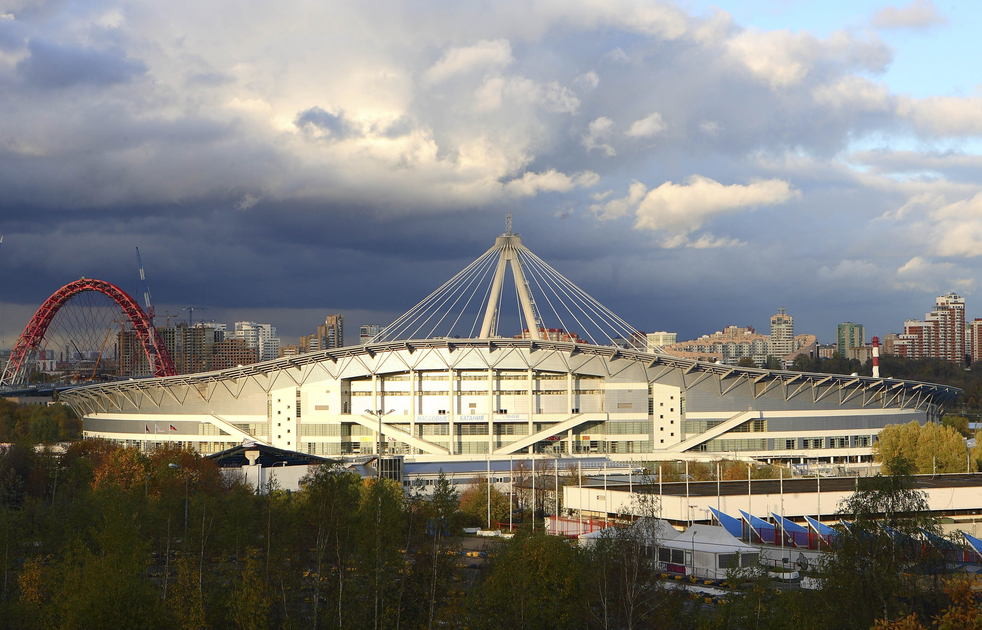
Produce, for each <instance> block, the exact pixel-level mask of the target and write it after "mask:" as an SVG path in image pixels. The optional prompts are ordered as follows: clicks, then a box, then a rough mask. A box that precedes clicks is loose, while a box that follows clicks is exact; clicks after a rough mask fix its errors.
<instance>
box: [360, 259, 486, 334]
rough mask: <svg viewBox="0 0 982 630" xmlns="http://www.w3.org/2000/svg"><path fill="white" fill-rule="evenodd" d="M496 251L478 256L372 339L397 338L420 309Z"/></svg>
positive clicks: (410, 323) (426, 306)
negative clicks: (397, 333) (398, 333)
mask: <svg viewBox="0 0 982 630" xmlns="http://www.w3.org/2000/svg"><path fill="white" fill-rule="evenodd" d="M495 251H497V247H492V248H491V249H489V250H488V251H486V252H484V253H483V254H481V255H480V256H478V257H477V258H476V259H475V260H474V261H473V262H472V263H471V264H469V265H467V266H466V267H464V268H463V269H462V270H461V271H459V272H458V273H457V274H456V275H454V276H453V277H452V278H450V279H449V280H447V281H446V282H444V283H443V284H442V285H440V286H439V287H437V288H436V289H435V290H434V291H433V292H432V293H430V294H429V295H427V296H426V297H425V298H423V299H422V300H421V301H419V302H418V303H417V304H416V305H415V306H413V307H412V308H411V309H409V310H408V311H406V312H405V313H403V314H402V315H400V316H399V317H398V318H397V319H396V320H395V321H394V322H392V323H391V324H389V325H388V326H386V327H385V328H384V329H383V330H382V333H381V334H380V335H378V337H376V338H375V339H373V340H372V341H373V342H375V341H378V342H381V341H386V340H387V341H393V340H394V339H396V338H397V337H398V336H397V335H394V333H396V332H398V331H399V330H401V329H407V328H408V327H409V326H411V325H412V322H413V321H415V318H416V317H418V316H419V315H418V313H419V311H421V310H422V309H425V308H429V304H430V302H431V301H432V300H434V299H437V298H438V296H439V295H441V294H442V293H443V291H445V290H446V289H447V288H448V287H451V286H453V285H454V284H455V283H456V282H457V281H458V278H460V276H462V275H464V274H466V273H468V271H470V269H471V268H472V267H474V266H475V265H478V264H479V263H480V262H481V261H482V260H484V259H485V258H487V257H488V256H489V255H491V254H492V253H493V252H495ZM407 322H408V323H407Z"/></svg>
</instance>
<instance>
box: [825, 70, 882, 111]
mask: <svg viewBox="0 0 982 630" xmlns="http://www.w3.org/2000/svg"><path fill="white" fill-rule="evenodd" d="M812 96H813V98H814V99H815V102H816V103H818V104H820V105H825V106H828V107H834V108H837V109H844V108H854V109H860V110H864V111H866V112H889V111H890V109H891V107H893V106H894V105H893V101H894V99H893V98H892V97H891V96H890V91H889V89H888V88H887V86H886V85H885V84H882V83H874V82H873V81H870V80H869V79H866V78H864V77H857V76H846V77H841V78H840V79H839V80H837V81H836V82H835V83H831V84H823V85H819V86H817V87H816V88H815V89H814V90H812Z"/></svg>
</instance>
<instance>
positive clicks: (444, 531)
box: [426, 470, 460, 628]
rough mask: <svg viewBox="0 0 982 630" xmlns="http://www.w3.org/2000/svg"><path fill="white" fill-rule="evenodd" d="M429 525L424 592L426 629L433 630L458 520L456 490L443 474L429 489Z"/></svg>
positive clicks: (454, 544) (449, 569) (444, 594)
mask: <svg viewBox="0 0 982 630" xmlns="http://www.w3.org/2000/svg"><path fill="white" fill-rule="evenodd" d="M426 512H427V516H428V517H429V520H430V522H431V523H432V524H433V525H432V531H433V538H432V541H433V542H432V545H431V553H429V554H427V555H426V558H427V559H428V560H429V563H430V576H429V578H430V579H429V586H428V589H427V600H428V604H429V605H428V606H427V622H426V627H427V628H433V624H434V622H435V621H436V604H437V600H438V599H439V598H441V597H445V596H446V594H447V590H448V586H449V583H448V577H449V576H450V575H451V572H452V571H453V561H452V560H451V559H450V558H451V557H452V556H450V555H449V554H448V553H447V552H448V551H451V552H453V551H456V547H457V531H458V529H459V527H458V522H459V520H460V509H459V499H458V497H457V490H456V488H454V487H453V484H451V483H450V481H449V480H448V479H447V476H446V474H444V472H443V470H440V475H439V476H438V477H437V480H436V486H435V487H434V488H433V498H432V500H431V501H430V503H429V509H428V510H427V511H426Z"/></svg>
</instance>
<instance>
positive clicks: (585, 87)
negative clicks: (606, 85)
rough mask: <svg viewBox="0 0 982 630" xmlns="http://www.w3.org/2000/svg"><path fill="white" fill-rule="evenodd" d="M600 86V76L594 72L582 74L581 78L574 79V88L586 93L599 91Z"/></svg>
mask: <svg viewBox="0 0 982 630" xmlns="http://www.w3.org/2000/svg"><path fill="white" fill-rule="evenodd" d="M598 85H600V75H598V74H597V73H596V72H594V71H593V70H591V71H589V72H586V73H584V74H581V75H580V76H578V77H576V78H575V79H573V87H575V88H578V89H580V90H582V91H584V92H590V91H592V90H595V89H597V86H598Z"/></svg>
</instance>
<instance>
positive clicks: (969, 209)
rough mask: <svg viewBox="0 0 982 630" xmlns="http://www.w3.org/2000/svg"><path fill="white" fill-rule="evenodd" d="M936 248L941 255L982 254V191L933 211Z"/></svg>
mask: <svg viewBox="0 0 982 630" xmlns="http://www.w3.org/2000/svg"><path fill="white" fill-rule="evenodd" d="M930 219H931V223H932V229H933V232H934V239H933V240H934V251H935V252H937V254H938V255H940V256H963V257H965V258H974V257H976V256H980V255H982V192H980V193H978V194H976V195H975V196H973V197H971V198H969V199H963V200H960V201H956V202H954V203H950V204H947V205H944V206H941V207H940V208H938V209H937V210H934V211H932V212H931V213H930Z"/></svg>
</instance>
